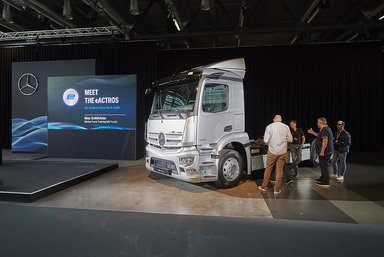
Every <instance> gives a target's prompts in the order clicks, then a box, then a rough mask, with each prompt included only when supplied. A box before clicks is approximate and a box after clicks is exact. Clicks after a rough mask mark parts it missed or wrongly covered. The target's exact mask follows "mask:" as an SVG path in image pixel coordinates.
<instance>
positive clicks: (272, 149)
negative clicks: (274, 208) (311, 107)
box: [258, 115, 292, 195]
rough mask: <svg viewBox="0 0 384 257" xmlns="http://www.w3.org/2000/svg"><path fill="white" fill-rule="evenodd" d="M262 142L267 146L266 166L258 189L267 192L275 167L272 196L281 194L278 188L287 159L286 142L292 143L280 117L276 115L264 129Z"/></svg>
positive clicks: (290, 136) (290, 135) (288, 131)
mask: <svg viewBox="0 0 384 257" xmlns="http://www.w3.org/2000/svg"><path fill="white" fill-rule="evenodd" d="M264 142H265V143H266V144H268V154H267V164H266V167H265V172H264V178H263V183H262V185H261V186H259V187H258V188H259V190H260V191H262V192H266V191H267V189H268V184H269V180H270V178H271V172H272V169H273V168H274V166H275V165H276V182H275V185H274V195H278V194H280V193H281V189H280V187H281V182H282V178H283V168H284V163H285V160H286V159H287V149H288V142H292V134H291V132H290V130H289V127H288V126H287V125H286V124H284V123H283V122H282V118H281V116H280V115H276V116H275V117H274V119H273V123H271V124H269V125H268V126H267V127H266V129H265V133H264Z"/></svg>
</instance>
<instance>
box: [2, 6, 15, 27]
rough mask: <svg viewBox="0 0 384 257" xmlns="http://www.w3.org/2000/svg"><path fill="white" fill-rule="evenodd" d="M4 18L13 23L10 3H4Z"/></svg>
mask: <svg viewBox="0 0 384 257" xmlns="http://www.w3.org/2000/svg"><path fill="white" fill-rule="evenodd" d="M2 14H3V15H2V18H3V20H5V21H6V22H8V23H13V21H12V18H11V7H10V6H9V4H7V3H4V5H3V13H2Z"/></svg>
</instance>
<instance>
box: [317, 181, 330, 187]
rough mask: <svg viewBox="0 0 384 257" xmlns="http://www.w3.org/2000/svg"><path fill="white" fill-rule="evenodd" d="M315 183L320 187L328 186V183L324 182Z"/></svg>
mask: <svg viewBox="0 0 384 257" xmlns="http://www.w3.org/2000/svg"><path fill="white" fill-rule="evenodd" d="M316 185H318V186H320V187H330V185H329V183H325V182H317V183H316Z"/></svg>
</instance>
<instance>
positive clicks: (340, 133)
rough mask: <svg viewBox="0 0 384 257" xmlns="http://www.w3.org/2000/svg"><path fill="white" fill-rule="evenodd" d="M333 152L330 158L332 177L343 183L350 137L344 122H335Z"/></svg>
mask: <svg viewBox="0 0 384 257" xmlns="http://www.w3.org/2000/svg"><path fill="white" fill-rule="evenodd" d="M334 146H335V151H334V153H333V157H332V166H333V175H334V176H335V177H336V180H338V181H343V180H344V175H345V171H346V170H347V155H348V153H349V148H350V146H351V135H350V134H349V133H348V132H347V131H346V130H345V123H344V121H341V120H339V121H338V122H337V131H336V136H335V143H334Z"/></svg>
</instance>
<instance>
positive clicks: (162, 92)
mask: <svg viewBox="0 0 384 257" xmlns="http://www.w3.org/2000/svg"><path fill="white" fill-rule="evenodd" d="M244 76H245V61H244V59H243V58H238V59H231V60H226V61H223V62H219V63H215V64H210V65H206V66H201V67H197V68H193V69H191V70H187V71H184V72H180V73H177V74H175V75H173V76H171V77H168V78H166V79H163V80H160V81H157V82H156V83H154V85H153V86H152V87H151V88H149V89H148V90H147V91H146V94H148V93H150V92H152V91H154V98H153V104H152V109H151V113H150V115H149V118H148V121H147V124H146V131H145V140H146V142H147V146H146V157H145V166H146V168H147V169H148V170H149V171H151V172H156V173H160V174H163V175H166V176H169V177H172V178H176V179H180V180H183V181H187V182H191V183H200V182H216V184H217V185H219V186H220V187H223V188H229V187H234V186H236V185H238V183H239V181H240V180H241V179H242V177H243V175H244V174H251V172H252V171H253V170H260V169H263V168H265V163H266V151H265V146H263V144H262V143H261V144H260V143H258V142H256V141H254V140H250V139H249V136H248V134H247V132H245V110H244V90H243V79H244ZM309 148H310V146H309V144H306V145H305V146H304V148H303V158H302V159H303V160H308V159H309V158H310V149H309ZM290 159H291V158H290V156H289V157H288V160H287V162H290Z"/></svg>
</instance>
